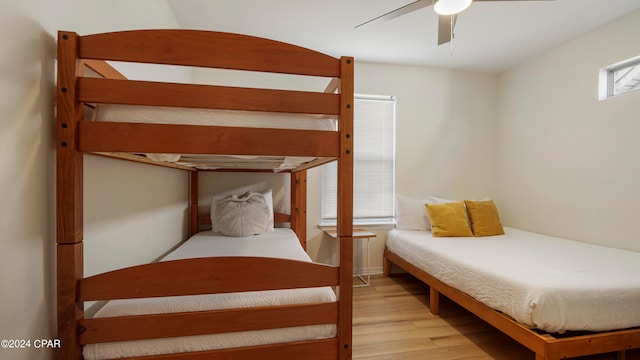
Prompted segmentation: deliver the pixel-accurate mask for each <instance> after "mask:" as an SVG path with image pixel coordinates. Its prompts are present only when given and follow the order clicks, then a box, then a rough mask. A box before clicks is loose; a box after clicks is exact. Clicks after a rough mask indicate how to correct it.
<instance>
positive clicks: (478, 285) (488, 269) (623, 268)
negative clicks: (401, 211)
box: [387, 228, 640, 332]
mask: <svg viewBox="0 0 640 360" xmlns="http://www.w3.org/2000/svg"><path fill="white" fill-rule="evenodd" d="M505 232H506V234H505V235H501V236H489V237H482V238H474V237H433V236H431V233H430V232H426V231H406V230H397V229H393V230H391V231H390V232H389V234H388V236H387V247H388V248H389V250H391V251H392V252H394V253H395V254H397V255H399V256H401V257H402V258H404V259H406V260H407V261H408V262H409V263H411V264H413V265H415V266H417V267H419V268H421V269H423V270H424V271H426V272H427V273H429V274H431V275H433V276H434V277H436V278H437V279H439V280H441V281H443V282H444V283H446V284H448V285H450V286H453V287H455V288H457V289H459V290H461V291H463V292H465V293H467V294H468V295H470V296H472V297H474V298H476V299H477V300H479V301H480V302H482V303H484V304H485V305H488V306H489V307H491V308H493V309H496V310H499V311H501V312H503V313H505V314H507V315H509V316H511V317H512V318H514V319H515V320H517V321H518V322H520V323H522V324H525V325H527V326H529V327H532V328H537V329H541V330H544V331H547V332H564V331H567V330H588V331H606V330H613V329H624V328H630V327H637V326H640V253H637V252H633V251H625V250H620V249H614V248H608V247H603V246H598V245H592V244H586V243H581V242H576V241H571V240H565V239H560V238H555V237H550V236H545V235H540V234H535V233H531V232H526V231H522V230H517V229H512V228H505Z"/></svg>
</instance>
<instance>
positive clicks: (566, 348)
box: [384, 249, 640, 360]
mask: <svg viewBox="0 0 640 360" xmlns="http://www.w3.org/2000/svg"><path fill="white" fill-rule="evenodd" d="M384 257H385V258H386V259H388V260H389V261H391V262H392V263H394V264H396V265H398V266H399V267H400V268H402V269H404V270H406V271H407V272H409V273H410V274H412V275H413V276H415V277H417V278H418V279H420V280H421V281H423V282H424V283H425V284H428V285H429V286H430V287H433V288H435V289H436V290H437V292H436V293H434V294H437V293H440V294H442V295H445V296H446V297H447V298H449V299H452V300H453V301H455V302H456V303H457V304H459V305H460V306H462V307H464V308H465V309H467V310H468V311H470V312H472V313H473V314H474V315H476V316H478V317H479V318H481V319H482V320H484V321H486V322H487V323H488V324H491V325H492V326H494V327H495V328H496V329H498V330H500V331H502V332H503V333H505V334H506V335H508V336H509V337H511V338H512V339H513V340H515V341H517V342H519V343H520V344H522V345H524V346H525V347H527V348H529V349H530V350H531V351H533V352H534V353H535V354H536V356H537V357H539V358H541V359H546V360H557V359H563V358H569V357H577V356H584V355H590V354H599V353H606V352H611V351H622V350H626V349H635V348H640V328H636V329H628V330H618V331H608V332H603V333H586V334H582V333H579V334H576V333H571V332H569V333H567V334H564V335H562V336H556V335H554V334H546V333H539V332H537V331H534V330H531V329H529V328H527V327H525V326H524V325H522V324H520V323H518V322H516V321H514V320H513V319H511V318H510V317H508V316H507V315H504V314H503V313H500V312H497V311H495V310H493V309H491V308H489V307H488V306H486V305H484V304H482V303H481V302H479V301H477V300H475V299H474V298H472V297H470V296H469V295H467V294H465V293H463V292H461V291H459V290H457V289H455V288H453V287H451V286H449V285H447V284H445V283H443V282H441V281H440V280H438V279H436V278H434V277H433V276H431V275H430V274H428V273H426V272H424V271H422V270H421V269H419V268H417V267H415V266H414V265H412V264H410V263H408V262H407V261H405V260H404V259H402V258H401V257H399V256H398V255H396V254H394V253H392V252H391V251H389V250H388V249H385V252H384Z"/></svg>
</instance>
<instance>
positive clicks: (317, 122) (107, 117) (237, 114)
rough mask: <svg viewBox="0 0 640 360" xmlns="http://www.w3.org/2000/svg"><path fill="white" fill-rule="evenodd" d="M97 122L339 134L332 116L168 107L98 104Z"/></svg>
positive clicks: (335, 118) (95, 113)
mask: <svg viewBox="0 0 640 360" xmlns="http://www.w3.org/2000/svg"><path fill="white" fill-rule="evenodd" d="M93 118H94V120H97V121H113V122H138V123H154V124H185V125H215V126H240V127H255V128H280V129H298V130H327V131H335V130H337V117H335V116H328V115H313V114H292V113H276V112H262V111H234V110H216V109H195V108H176V107H168V106H142V105H117V104H98V105H97V106H96V109H95V111H94V113H93Z"/></svg>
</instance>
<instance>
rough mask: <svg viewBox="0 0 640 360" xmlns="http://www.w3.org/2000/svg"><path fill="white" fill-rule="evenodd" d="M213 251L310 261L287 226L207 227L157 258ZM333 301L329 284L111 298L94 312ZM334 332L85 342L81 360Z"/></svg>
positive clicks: (321, 328)
mask: <svg viewBox="0 0 640 360" xmlns="http://www.w3.org/2000/svg"><path fill="white" fill-rule="evenodd" d="M213 256H261V257H273V258H287V259H293V260H301V261H311V259H310V258H309V256H308V255H307V253H306V252H305V251H304V249H303V248H302V247H301V246H300V242H299V240H298V238H297V237H296V235H295V233H293V231H291V230H290V229H280V228H278V229H275V230H274V231H269V232H266V233H263V234H261V235H256V236H250V237H236V238H230V237H225V236H222V235H220V234H219V233H214V232H210V231H207V232H202V233H199V234H196V235H195V236H193V237H192V238H190V239H189V240H187V241H186V242H185V243H184V244H182V245H181V246H180V247H179V248H177V249H176V250H174V251H173V252H171V253H170V254H169V255H167V256H166V257H165V258H164V259H163V261H167V260H177V259H184V258H193V257H213ZM265 276H268V274H265ZM335 300H336V296H335V293H334V292H333V290H332V289H331V288H330V287H322V288H309V289H289V290H272V291H255V292H245V293H231V294H214V295H198V296H174V297H164V298H152V299H129V300H113V301H110V302H108V303H107V304H106V305H105V306H104V307H103V308H102V309H100V310H99V311H98V312H97V313H96V315H95V317H110V316H121V315H142V314H158V313H169V312H176V311H180V312H182V311H202V310H212V309H228V308H242V307H254V306H269V305H281V304H299V303H311V302H313V303H315V302H332V301H335ZM335 334H336V326H335V325H332V324H329V325H315V326H304V327H294V328H283V329H270V330H259V331H245V332H236V333H229V334H213V335H200V336H189V337H180V338H170V339H153V340H141V341H130V342H119V343H104V344H91V345H86V346H85V347H84V349H83V356H84V358H85V359H87V360H92V359H111V358H117V357H125V356H142V355H157V354H166V353H175V352H185V351H200V350H211V349H220V348H231V347H239V346H250V345H261V344H269V343H279V342H288V341H299V340H309V339H321V338H330V337H334V336H335Z"/></svg>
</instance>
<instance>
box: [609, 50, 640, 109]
mask: <svg viewBox="0 0 640 360" xmlns="http://www.w3.org/2000/svg"><path fill="white" fill-rule="evenodd" d="M636 90H640V56H637V57H635V58H632V59H628V60H625V61H622V62H619V63H617V64H613V65H610V66H607V67H604V68H602V69H600V91H599V98H600V100H604V99H606V98H610V97H612V96H616V95H620V94H625V93H628V92H632V91H636Z"/></svg>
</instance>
